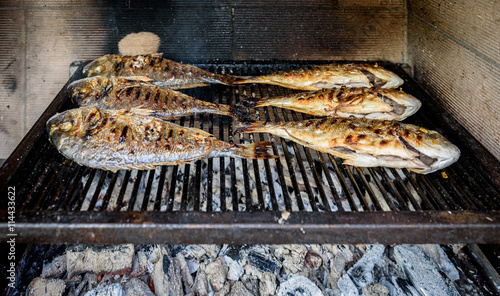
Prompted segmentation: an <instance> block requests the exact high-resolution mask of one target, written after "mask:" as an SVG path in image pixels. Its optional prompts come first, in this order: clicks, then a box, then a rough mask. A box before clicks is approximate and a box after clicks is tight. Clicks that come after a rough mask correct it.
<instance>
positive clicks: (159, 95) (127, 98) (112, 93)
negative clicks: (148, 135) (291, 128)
mask: <svg viewBox="0 0 500 296" xmlns="http://www.w3.org/2000/svg"><path fill="white" fill-rule="evenodd" d="M68 93H69V95H70V97H71V99H72V101H73V102H74V103H76V104H77V105H78V106H80V107H92V106H93V107H98V108H99V109H117V110H119V109H129V108H142V109H148V110H152V111H154V113H152V115H154V116H157V117H161V118H164V119H173V118H177V117H180V116H189V115H195V114H198V113H212V114H220V115H226V116H235V117H238V118H240V119H244V118H247V116H248V115H247V114H246V112H245V110H244V109H243V108H241V107H237V106H229V105H224V104H215V103H209V102H206V101H203V100H197V99H195V98H193V97H191V96H188V95H186V94H184V93H182V92H179V91H175V90H172V89H169V88H163V87H159V86H157V85H155V84H152V83H148V82H144V81H137V80H130V79H127V78H123V77H116V76H112V77H105V76H93V77H88V78H83V79H80V80H76V81H74V82H72V83H71V84H70V85H68Z"/></svg>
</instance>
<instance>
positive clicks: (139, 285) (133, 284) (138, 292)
mask: <svg viewBox="0 0 500 296" xmlns="http://www.w3.org/2000/svg"><path fill="white" fill-rule="evenodd" d="M123 288H124V290H125V295H126V296H154V295H155V294H154V293H153V292H152V291H151V290H150V289H149V287H148V285H147V284H146V283H145V282H143V281H141V280H140V279H138V278H131V279H130V280H129V281H128V282H127V283H126V284H125V286H124V287H123Z"/></svg>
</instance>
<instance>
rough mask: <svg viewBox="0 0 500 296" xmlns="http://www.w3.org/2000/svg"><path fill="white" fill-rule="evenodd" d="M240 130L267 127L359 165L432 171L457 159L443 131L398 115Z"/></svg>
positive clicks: (247, 129) (247, 126)
mask: <svg viewBox="0 0 500 296" xmlns="http://www.w3.org/2000/svg"><path fill="white" fill-rule="evenodd" d="M237 132H242V133H253V132H259V133H260V132H266V133H271V134H274V135H277V136H280V137H282V138H285V139H288V140H291V141H294V142H296V143H299V144H301V145H304V146H306V147H309V148H311V149H315V150H318V151H320V152H324V153H330V154H332V155H334V156H337V157H340V158H342V159H344V163H345V164H348V165H354V166H358V167H375V166H385V167H391V168H407V169H409V170H411V171H414V172H416V173H420V174H428V173H432V172H434V171H436V170H439V169H442V168H444V167H447V166H449V165H451V164H452V163H454V162H455V161H457V160H458V158H459V156H460V151H459V149H458V148H457V147H456V146H455V145H453V144H452V143H450V142H449V141H448V140H447V139H445V138H444V137H443V136H441V135H440V134H439V133H437V132H435V131H431V130H427V129H424V128H421V127H418V126H415V125H411V124H402V123H399V122H397V121H377V120H366V119H364V120H359V119H346V118H327V117H325V118H322V119H312V120H305V121H300V122H287V123H271V122H269V123H264V122H254V123H243V124H241V126H240V128H239V130H238V131H237Z"/></svg>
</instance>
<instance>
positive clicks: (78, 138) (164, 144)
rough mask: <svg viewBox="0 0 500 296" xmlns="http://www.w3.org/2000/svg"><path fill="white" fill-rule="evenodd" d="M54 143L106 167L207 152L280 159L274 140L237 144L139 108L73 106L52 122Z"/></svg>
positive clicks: (139, 165)
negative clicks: (145, 113)
mask: <svg viewBox="0 0 500 296" xmlns="http://www.w3.org/2000/svg"><path fill="white" fill-rule="evenodd" d="M46 127H47V132H48V134H49V140H50V142H51V143H52V144H53V145H54V146H55V147H56V148H57V149H58V150H59V152H60V153H61V154H62V155H64V156H65V157H66V158H68V159H71V160H73V161H75V162H77V163H78V164H80V165H84V166H88V167H92V168H98V169H104V170H111V171H117V170H122V169H123V170H131V169H138V170H143V169H154V168H155V167H156V166H160V165H176V164H182V163H185V162H190V161H194V160H197V159H201V158H206V157H222V156H230V157H243V158H253V159H267V158H274V157H275V156H274V155H271V154H269V153H268V152H267V151H268V149H269V148H270V145H271V143H270V142H266V141H264V142H257V143H251V144H244V145H243V144H241V145H237V144H232V143H227V142H223V141H219V140H217V139H216V138H214V137H213V136H212V135H211V134H208V133H207V132H204V131H202V130H197V129H191V128H185V127H182V126H179V125H177V124H173V123H170V122H168V121H164V120H161V119H158V118H155V117H151V116H142V115H138V114H135V113H134V110H133V109H132V110H99V109H98V108H96V107H82V108H78V109H71V110H68V111H65V112H62V113H59V114H56V115H54V116H53V117H51V118H50V119H49V120H48V121H47V125H46Z"/></svg>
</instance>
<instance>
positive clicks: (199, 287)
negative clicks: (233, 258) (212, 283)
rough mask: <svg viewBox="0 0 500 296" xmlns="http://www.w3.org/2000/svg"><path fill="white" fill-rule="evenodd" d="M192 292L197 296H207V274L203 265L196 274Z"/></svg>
mask: <svg viewBox="0 0 500 296" xmlns="http://www.w3.org/2000/svg"><path fill="white" fill-rule="evenodd" d="M193 291H194V293H195V295H197V296H207V295H208V280H207V274H206V273H205V264H201V265H200V269H199V270H198V272H197V273H196V278H195V279H194V284H193Z"/></svg>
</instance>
